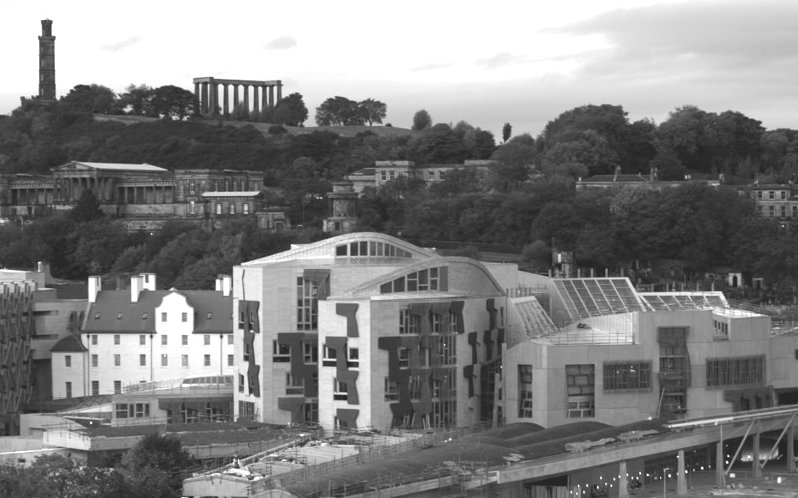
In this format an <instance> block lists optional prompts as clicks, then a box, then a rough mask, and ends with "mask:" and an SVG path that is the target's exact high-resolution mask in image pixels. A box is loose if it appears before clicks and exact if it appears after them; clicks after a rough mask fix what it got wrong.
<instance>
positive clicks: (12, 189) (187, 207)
mask: <svg viewBox="0 0 798 498" xmlns="http://www.w3.org/2000/svg"><path fill="white" fill-rule="evenodd" d="M85 190H91V191H92V192H93V193H94V195H95V197H96V198H97V200H98V201H99V202H100V207H101V209H102V210H103V211H104V212H105V213H106V214H108V215H110V216H114V217H116V218H120V219H122V220H123V221H124V222H125V224H126V226H127V227H128V228H129V229H157V228H159V227H160V226H161V225H163V223H166V222H167V221H170V220H174V219H183V220H189V221H192V220H193V221H197V222H199V223H204V224H207V225H208V226H209V227H212V226H217V225H218V224H219V223H221V222H223V221H224V220H225V219H229V218H233V217H242V216H255V217H257V218H258V222H259V225H260V226H261V227H262V228H264V229H268V230H278V229H280V228H289V227H290V224H289V222H288V220H287V219H286V218H285V216H284V214H283V215H280V213H277V214H275V210H274V208H273V207H272V208H270V209H267V206H265V205H264V201H263V193H262V191H263V175H262V174H261V173H260V172H258V171H248V170H212V169H190V170H174V171H170V170H168V169H165V168H161V167H159V166H154V165H152V164H147V163H143V164H125V163H99V162H84V161H70V162H68V163H66V164H63V165H61V166H58V167H57V168H54V169H53V170H52V173H51V174H49V175H27V174H21V173H14V174H0V218H2V219H5V220H7V221H12V222H15V223H18V224H21V223H24V222H26V221H29V220H31V219H34V218H38V217H42V216H50V215H52V214H55V213H58V212H63V211H67V210H70V209H72V208H73V207H74V206H75V205H76V204H77V202H78V200H79V199H80V197H81V195H82V194H83V192H84V191H85Z"/></svg>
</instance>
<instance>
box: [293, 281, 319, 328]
mask: <svg viewBox="0 0 798 498" xmlns="http://www.w3.org/2000/svg"><path fill="white" fill-rule="evenodd" d="M296 287H297V301H296V315H297V320H296V322H297V323H296V325H297V330H316V329H317V328H318V326H319V324H318V306H319V302H318V299H319V298H318V293H319V286H318V284H317V283H316V281H315V280H309V279H306V278H302V277H299V278H297V279H296Z"/></svg>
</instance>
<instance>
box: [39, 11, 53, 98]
mask: <svg viewBox="0 0 798 498" xmlns="http://www.w3.org/2000/svg"><path fill="white" fill-rule="evenodd" d="M39 99H41V100H55V36H53V21H51V20H49V19H44V20H42V36H40V37H39Z"/></svg>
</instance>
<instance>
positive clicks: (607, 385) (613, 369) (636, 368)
mask: <svg viewBox="0 0 798 498" xmlns="http://www.w3.org/2000/svg"><path fill="white" fill-rule="evenodd" d="M650 389H651V363H649V362H644V361H622V362H608V363H604V391H648V390H650Z"/></svg>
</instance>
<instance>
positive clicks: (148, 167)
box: [55, 161, 169, 173]
mask: <svg viewBox="0 0 798 498" xmlns="http://www.w3.org/2000/svg"><path fill="white" fill-rule="evenodd" d="M78 165H79V166H83V167H85V168H89V169H99V170H105V171H147V172H159V173H166V172H168V171H169V170H167V169H165V168H161V167H159V166H153V165H152V164H147V163H141V164H131V163H94V162H85V161H70V162H68V163H66V164H62V165H61V166H58V167H57V168H55V169H56V170H60V169H68V168H69V167H70V166H72V167H74V166H78Z"/></svg>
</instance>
